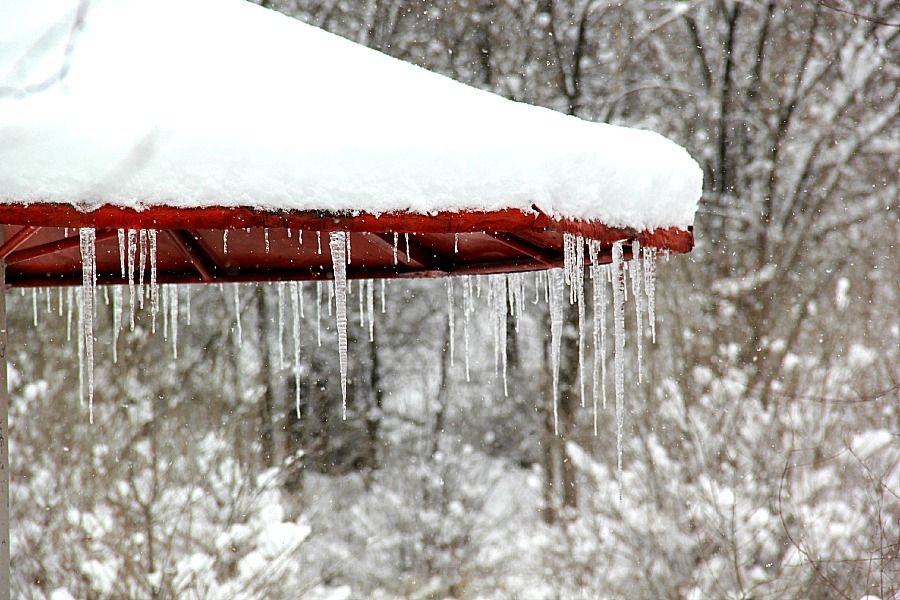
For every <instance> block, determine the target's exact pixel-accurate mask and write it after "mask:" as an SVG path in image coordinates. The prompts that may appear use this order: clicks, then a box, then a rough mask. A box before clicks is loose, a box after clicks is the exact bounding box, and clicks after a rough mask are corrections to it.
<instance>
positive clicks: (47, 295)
mask: <svg viewBox="0 0 900 600" xmlns="http://www.w3.org/2000/svg"><path fill="white" fill-rule="evenodd" d="M44 300H46V301H47V314H53V307H52V306H50V288H48V287H46V288H44Z"/></svg>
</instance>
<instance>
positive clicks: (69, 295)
mask: <svg viewBox="0 0 900 600" xmlns="http://www.w3.org/2000/svg"><path fill="white" fill-rule="evenodd" d="M66 296H67V298H68V302H67V303H66V304H67V305H68V309H67V310H66V341H67V342H71V341H72V310H73V308H74V304H75V289H74V288H68V289H67V290H66ZM79 318H80V317H79ZM80 323H81V321H79V325H78V331H81V325H80ZM79 339H80V338H79Z"/></svg>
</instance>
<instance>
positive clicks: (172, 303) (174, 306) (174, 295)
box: [169, 285, 178, 360]
mask: <svg viewBox="0 0 900 600" xmlns="http://www.w3.org/2000/svg"><path fill="white" fill-rule="evenodd" d="M169 294H170V295H171V297H170V298H169V310H171V311H172V316H171V317H170V318H169V322H170V323H171V329H172V358H174V359H175V360H178V286H177V285H170V286H169Z"/></svg>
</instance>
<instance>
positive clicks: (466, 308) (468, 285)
mask: <svg viewBox="0 0 900 600" xmlns="http://www.w3.org/2000/svg"><path fill="white" fill-rule="evenodd" d="M464 282H465V283H464V285H463V339H464V340H465V345H464V347H463V351H464V354H465V359H466V381H471V380H470V378H469V313H470V312H471V306H472V276H471V275H466V277H465V279H464Z"/></svg>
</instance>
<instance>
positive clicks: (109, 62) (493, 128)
mask: <svg viewBox="0 0 900 600" xmlns="http://www.w3.org/2000/svg"><path fill="white" fill-rule="evenodd" d="M0 140H2V143H0V202H7V203H8V202H25V203H31V202H61V203H71V204H76V205H78V206H81V207H84V208H91V207H96V206H98V205H101V204H115V205H120V206H129V207H145V206H155V205H167V206H176V207H202V206H227V207H231V206H249V207H254V208H259V209H266V210H326V211H364V212H369V213H375V214H378V213H382V212H393V211H410V212H416V213H432V212H435V211H443V210H450V211H453V210H476V211H477V210H484V211H489V210H499V209H504V208H519V209H522V210H526V211H528V210H531V208H532V206H536V207H538V208H540V209H541V210H543V211H544V212H546V213H548V214H550V215H551V216H555V217H567V218H572V219H586V220H598V221H601V222H603V223H605V224H606V225H609V226H612V227H633V228H637V229H655V228H658V227H669V226H674V227H682V228H683V227H686V226H688V225H690V224H691V223H692V222H693V218H694V213H695V211H696V208H697V203H698V201H699V198H700V193H701V186H702V172H701V170H700V168H699V166H698V165H697V163H696V162H695V161H694V160H693V159H692V158H691V157H690V156H689V155H688V153H687V152H686V151H685V150H684V149H683V148H681V147H680V146H678V145H676V144H675V143H673V142H671V141H669V140H667V139H666V138H664V137H662V136H660V135H658V134H656V133H653V132H649V131H641V130H635V129H629V128H624V127H617V126H613V125H606V124H598V123H589V122H586V121H582V120H580V119H577V118H574V117H569V116H565V115H562V114H559V113H556V112H553V111H551V110H547V109H544V108H538V107H534V106H530V105H526V104H521V103H517V102H513V101H510V100H506V99H504V98H501V97H499V96H496V95H494V94H491V93H488V92H484V91H481V90H477V89H474V88H472V87H469V86H466V85H463V84H460V83H458V82H455V81H453V80H451V79H448V78H446V77H443V76H441V75H437V74H435V73H431V72H429V71H426V70H424V69H421V68H419V67H416V66H414V65H411V64H408V63H405V62H402V61H399V60H396V59H393V58H391V57H388V56H386V55H384V54H381V53H379V52H376V51H374V50H370V49H368V48H365V47H363V46H360V45H357V44H355V43H352V42H350V41H347V40H345V39H343V38H340V37H338V36H335V35H332V34H330V33H327V32H325V31H322V30H320V29H317V28H315V27H311V26H309V25H306V24H304V23H302V22H300V21H297V20H294V19H291V18H288V17H285V16H283V15H280V14H278V13H276V12H274V11H270V10H266V9H263V8H260V7H258V6H255V5H252V4H250V3H248V2H244V1H242V0H188V1H185V0H155V1H154V2H146V1H144V0H92V1H91V2H78V1H77V0H53V1H48V2H30V1H28V0H12V2H6V3H4V4H3V5H2V7H0Z"/></svg>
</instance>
